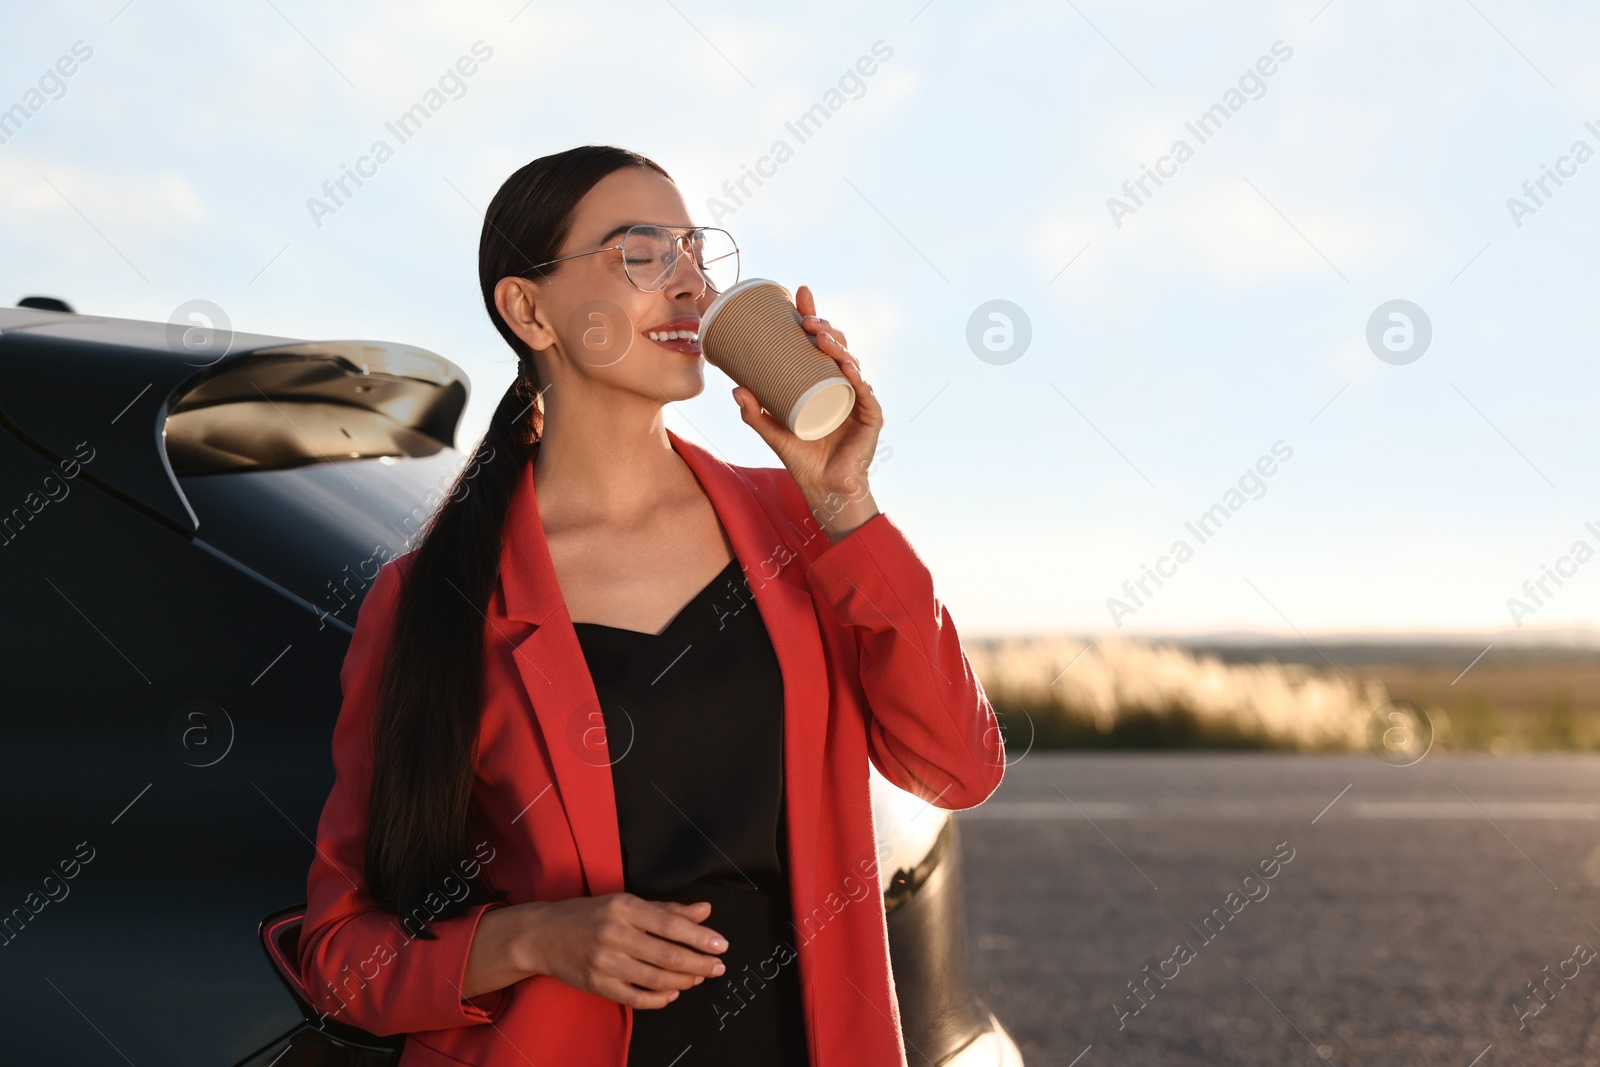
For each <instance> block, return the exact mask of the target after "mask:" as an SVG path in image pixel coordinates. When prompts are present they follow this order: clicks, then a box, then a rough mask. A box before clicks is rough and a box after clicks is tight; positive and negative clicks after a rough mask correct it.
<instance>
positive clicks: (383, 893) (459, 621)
mask: <svg viewBox="0 0 1600 1067" xmlns="http://www.w3.org/2000/svg"><path fill="white" fill-rule="evenodd" d="M630 166H632V167H645V168H648V169H650V170H653V171H655V172H657V173H659V174H660V175H662V176H663V177H665V178H668V179H669V180H670V178H671V175H669V174H667V172H666V171H665V170H663V169H662V168H661V167H660V166H659V165H658V164H656V163H654V162H653V161H651V160H649V159H647V158H645V157H644V156H642V155H639V154H638V153H636V152H630V151H628V150H627V149H623V148H614V147H611V146H609V145H583V146H580V147H577V148H572V149H568V150H567V151H565V152H557V153H555V154H553V155H548V156H541V157H540V158H538V159H536V160H534V161H533V162H531V163H529V164H527V165H526V166H524V167H522V168H521V169H519V170H518V171H517V172H516V173H514V174H512V175H511V177H509V178H507V179H506V180H505V184H503V185H501V186H500V191H499V192H497V193H495V196H494V199H493V200H491V201H490V202H489V209H488V211H486V212H485V213H484V217H483V231H482V234H481V236H480V237H479V241H478V284H479V286H480V287H481V288H482V289H483V305H484V308H485V309H486V310H487V311H488V313H489V319H490V321H492V322H493V323H494V325H495V328H496V329H497V330H499V331H500V336H502V337H504V338H505V340H506V344H508V345H510V346H511V348H512V349H513V350H514V351H515V352H516V353H517V377H516V380H515V381H514V382H512V383H511V387H510V388H509V389H507V390H506V393H505V396H503V397H501V398H500V404H499V406H498V407H496V408H495V411H494V415H493V416H492V417H491V419H490V421H489V429H488V431H487V432H486V433H485V434H484V437H483V440H482V442H480V443H479V445H478V448H477V451H476V452H475V453H474V454H473V456H472V458H471V460H469V461H468V462H467V464H466V465H465V466H463V468H462V470H461V473H460V474H458V475H457V476H456V479H455V482H454V484H453V485H452V486H451V489H450V491H449V492H448V493H447V494H446V495H445V498H444V500H443V501H442V502H441V504H440V505H439V508H438V510H437V511H435V512H434V513H433V515H432V516H431V517H430V518H429V520H428V522H427V523H426V525H425V526H424V527H423V529H422V540H421V543H420V545H419V546H418V547H417V549H416V550H415V551H414V552H413V553H412V560H411V564H410V570H409V571H408V572H407V574H406V579H405V581H404V582H403V583H402V587H401V593H400V599H399V605H398V608H397V616H396V621H395V626H394V631H393V636H392V637H391V638H390V643H389V647H388V649H387V650H386V653H385V656H384V666H383V674H382V680H381V682H380V684H379V695H378V713H377V715H376V721H375V723H374V727H373V735H374V736H373V772H372V797H371V801H372V803H371V811H370V815H369V820H368V828H367V855H366V879H367V890H368V893H369V895H370V896H371V897H372V900H373V903H374V904H376V905H377V906H378V907H379V908H382V909H384V910H386V911H392V912H395V913H397V914H398V915H400V916H403V917H404V918H405V919H406V920H407V923H406V924H407V927H408V930H409V931H410V932H411V936H414V937H421V938H423V939H424V940H433V939H434V935H433V934H432V933H431V932H429V931H428V930H427V926H428V924H429V923H431V922H432V921H434V920H436V919H444V918H450V917H452V916H455V915H459V914H461V913H462V912H464V911H466V910H468V909H469V907H470V906H472V905H473V904H477V903H482V902H484V901H485V900H504V899H505V898H506V894H505V893H504V892H503V891H502V892H496V891H495V890H494V889H493V887H492V884H490V883H489V882H488V879H487V875H486V872H483V871H482V869H481V868H480V869H479V871H480V873H479V874H478V876H477V877H475V878H472V879H468V878H466V877H464V876H463V870H470V869H472V868H471V865H470V862H469V861H468V859H467V857H469V856H470V855H471V854H472V852H473V838H474V836H475V834H474V813H473V811H472V803H471V801H472V783H473V775H474V768H475V766H476V762H477V756H478V752H477V739H478V729H479V722H480V720H481V718H482V707H483V705H482V701H483V672H484V664H485V656H484V630H485V626H484V612H485V610H486V608H487V605H488V603H489V597H490V595H491V594H492V593H493V591H494V587H495V583H496V581H497V580H498V578H499V574H500V547H501V538H502V536H503V534H504V530H505V525H506V517H507V515H508V514H509V513H510V511H511V500H512V497H513V495H514V494H515V491H516V487H517V483H518V481H519V479H520V477H521V475H522V471H523V469H524V466H525V465H526V464H528V463H530V462H532V460H533V455H534V451H535V446H536V445H537V444H538V441H539V438H540V436H541V435H542V434H543V432H544V403H543V398H542V396H541V395H540V384H539V375H538V371H537V369H536V368H535V366H534V360H533V351H532V349H530V348H529V347H528V345H527V344H526V343H525V342H524V341H523V340H522V339H521V338H520V337H518V336H517V335H516V334H515V333H514V332H512V330H511V328H510V327H509V326H507V325H506V323H505V321H504V320H503V319H501V317H500V312H499V310H498V309H497V308H496V307H495V302H494V289H495V285H496V284H497V283H498V282H499V281H500V279H502V278H505V277H508V276H511V275H517V274H526V273H527V272H528V271H529V268H531V267H532V265H533V264H535V263H543V262H545V261H546V260H550V259H554V258H555V257H556V256H557V255H559V254H560V249H561V245H562V243H563V242H564V241H565V240H566V237H567V234H568V232H569V230H570V229H571V224H572V214H573V210H574V208H575V207H576V206H577V204H578V201H580V200H581V199H582V198H583V197H584V195H585V194H586V193H588V192H589V190H590V189H592V188H593V187H594V185H595V183H596V182H598V181H599V180H600V179H601V178H604V177H605V176H606V175H608V174H610V173H612V172H613V171H616V170H620V169H621V168H623V167H630ZM559 269H560V264H557V265H555V266H553V267H547V268H543V269H542V270H541V271H540V272H539V275H540V276H541V277H543V276H547V275H549V274H553V273H554V272H555V271H556V270H559ZM480 858H481V857H480ZM463 865H465V867H464V866H463ZM463 884H466V885H468V886H469V892H468V893H466V894H461V893H460V892H459V888H460V887H461V886H462V885H463ZM452 889H454V890H455V891H454V892H452ZM430 896H431V897H432V898H433V900H434V901H435V902H436V903H435V904H433V905H430V904H429V903H428V899H429V898H430ZM458 896H459V897H460V899H454V898H455V897H458Z"/></svg>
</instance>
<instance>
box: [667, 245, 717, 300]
mask: <svg viewBox="0 0 1600 1067" xmlns="http://www.w3.org/2000/svg"><path fill="white" fill-rule="evenodd" d="M689 240H690V235H689V234H678V235H677V242H676V243H675V244H674V245H673V246H672V253H671V254H672V256H673V257H674V258H673V261H672V267H671V271H670V276H669V278H668V279H667V285H666V288H667V289H669V290H671V292H672V295H674V296H676V295H677V294H678V293H680V292H686V293H690V294H692V295H694V296H697V297H698V296H703V295H705V294H706V293H707V292H709V291H710V289H711V279H709V278H707V277H706V276H705V274H704V273H702V272H701V270H700V268H699V266H698V265H697V264H696V263H695V261H694V249H693V248H691V247H690V246H689ZM684 263H688V264H689V270H688V271H687V272H686V275H685V272H682V271H680V270H679V269H678V268H679V267H680V266H682V265H683V264H684ZM680 277H681V278H682V280H680Z"/></svg>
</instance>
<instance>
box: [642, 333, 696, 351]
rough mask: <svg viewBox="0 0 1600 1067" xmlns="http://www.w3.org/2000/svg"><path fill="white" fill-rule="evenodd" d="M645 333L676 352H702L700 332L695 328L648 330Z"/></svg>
mask: <svg viewBox="0 0 1600 1067" xmlns="http://www.w3.org/2000/svg"><path fill="white" fill-rule="evenodd" d="M644 335H645V337H647V338H648V339H650V340H652V341H654V342H655V343H656V344H658V345H660V346H662V347H663V348H670V349H672V350H673V351H674V352H690V353H694V354H696V355H698V354H699V353H700V334H699V333H698V332H697V331H695V330H646V331H644Z"/></svg>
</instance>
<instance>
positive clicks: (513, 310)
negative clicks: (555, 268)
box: [494, 277, 556, 352]
mask: <svg viewBox="0 0 1600 1067" xmlns="http://www.w3.org/2000/svg"><path fill="white" fill-rule="evenodd" d="M494 306H495V308H496V309H497V310H498V311H499V312H500V317H501V318H502V319H504V320H505V322H506V325H507V326H510V327H511V331H512V332H513V333H515V334H516V335H517V336H518V337H520V338H521V339H522V340H523V341H524V342H526V343H527V345H528V347H529V348H531V349H533V350H534V351H535V352H538V351H542V350H543V349H546V348H549V347H550V346H551V345H553V344H555V342H556V335H555V333H554V332H553V331H552V330H551V329H550V327H549V323H548V322H547V321H546V319H545V315H544V308H543V306H542V303H541V301H540V299H539V286H538V283H536V282H534V281H532V280H530V279H528V278H512V277H506V278H501V279H500V281H499V282H498V283H496V284H495V287H494Z"/></svg>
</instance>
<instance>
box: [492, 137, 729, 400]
mask: <svg viewBox="0 0 1600 1067" xmlns="http://www.w3.org/2000/svg"><path fill="white" fill-rule="evenodd" d="M637 223H655V224H657V225H661V226H677V227H688V226H692V225H694V223H693V222H692V221H691V220H690V218H689V212H688V209H687V208H686V207H685V206H684V202H683V197H682V196H680V195H679V193H678V187H677V186H676V185H674V184H673V183H672V182H671V181H669V180H668V179H666V178H663V177H662V176H661V175H659V174H657V173H656V172H655V171H653V170H648V169H646V168H643V167H624V168H623V169H621V170H617V171H613V172H612V173H610V174H608V175H607V176H606V177H604V178H602V179H601V180H600V181H599V182H597V183H596V184H595V186H594V188H592V189H590V190H589V192H588V194H587V195H585V196H584V198H583V199H582V200H580V201H579V202H578V206H577V209H576V211H575V212H574V214H573V220H572V226H571V230H570V232H569V233H568V234H567V240H566V243H565V244H564V245H563V246H562V248H561V250H560V251H559V252H558V253H557V255H558V256H570V255H574V254H576V253H579V252H588V251H591V250H593V249H596V248H605V247H607V246H610V245H616V244H620V243H621V241H622V233H623V231H624V230H625V229H627V227H629V226H632V225H635V224H637ZM495 295H496V299H497V301H498V303H499V306H500V309H501V313H502V314H503V315H504V316H505V318H506V321H507V322H508V323H510V324H511V326H512V329H513V330H515V331H516V333H517V335H518V336H519V337H521V338H522V339H523V340H524V341H526V342H527V343H528V344H529V346H530V347H532V348H533V349H534V350H535V362H536V365H537V367H538V370H539V375H540V380H541V384H542V385H555V386H558V387H559V386H562V385H565V386H566V387H567V391H568V392H571V391H574V390H582V391H587V390H589V389H592V388H595V387H598V388H600V389H603V390H608V391H621V392H624V393H629V394H635V395H637V396H640V397H643V398H645V399H647V400H650V401H653V402H655V403H657V404H664V403H668V402H670V401H674V400H683V399H687V398H689V397H692V396H698V395H699V394H700V392H701V391H702V390H703V389H704V388H705V376H704V363H703V361H702V360H701V357H700V345H699V342H698V340H693V341H682V340H679V341H665V342H664V341H661V340H654V339H652V338H651V337H650V336H649V335H650V334H655V333H660V332H662V331H694V332H695V333H698V332H699V328H700V317H701V315H702V314H703V313H704V312H705V309H706V308H707V307H709V306H710V305H711V301H712V300H713V299H715V298H716V293H715V292H714V291H713V290H711V289H710V288H709V287H707V286H706V284H705V280H704V279H703V278H702V277H701V276H700V272H699V271H698V270H697V269H696V268H695V266H694V263H693V260H692V257H689V256H687V255H680V256H679V257H678V265H677V267H676V273H675V274H674V275H673V277H672V278H671V279H670V280H669V281H668V282H667V284H666V285H665V286H664V287H663V288H661V289H659V290H657V291H656V292H653V293H646V292H643V291H641V290H640V289H639V288H637V287H636V286H635V285H634V284H633V283H632V282H631V281H629V280H628V275H627V273H626V270H625V268H624V266H623V261H622V253H621V252H620V251H609V252H600V253H598V254H596V255H592V256H582V257H580V258H577V259H570V260H567V261H566V262H565V263H562V264H560V265H559V269H558V270H557V271H556V273H555V274H553V275H551V276H549V277H547V278H545V279H543V280H541V281H534V280H531V279H514V278H508V279H503V280H502V281H501V282H500V284H499V286H498V288H497V291H496V294H495ZM561 392H562V389H560V388H557V389H555V390H553V391H552V393H551V396H550V397H549V398H547V401H549V400H554V399H555V396H556V395H557V394H559V393H561ZM610 399H613V400H614V399H616V398H615V397H614V396H613V397H611V398H610Z"/></svg>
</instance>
